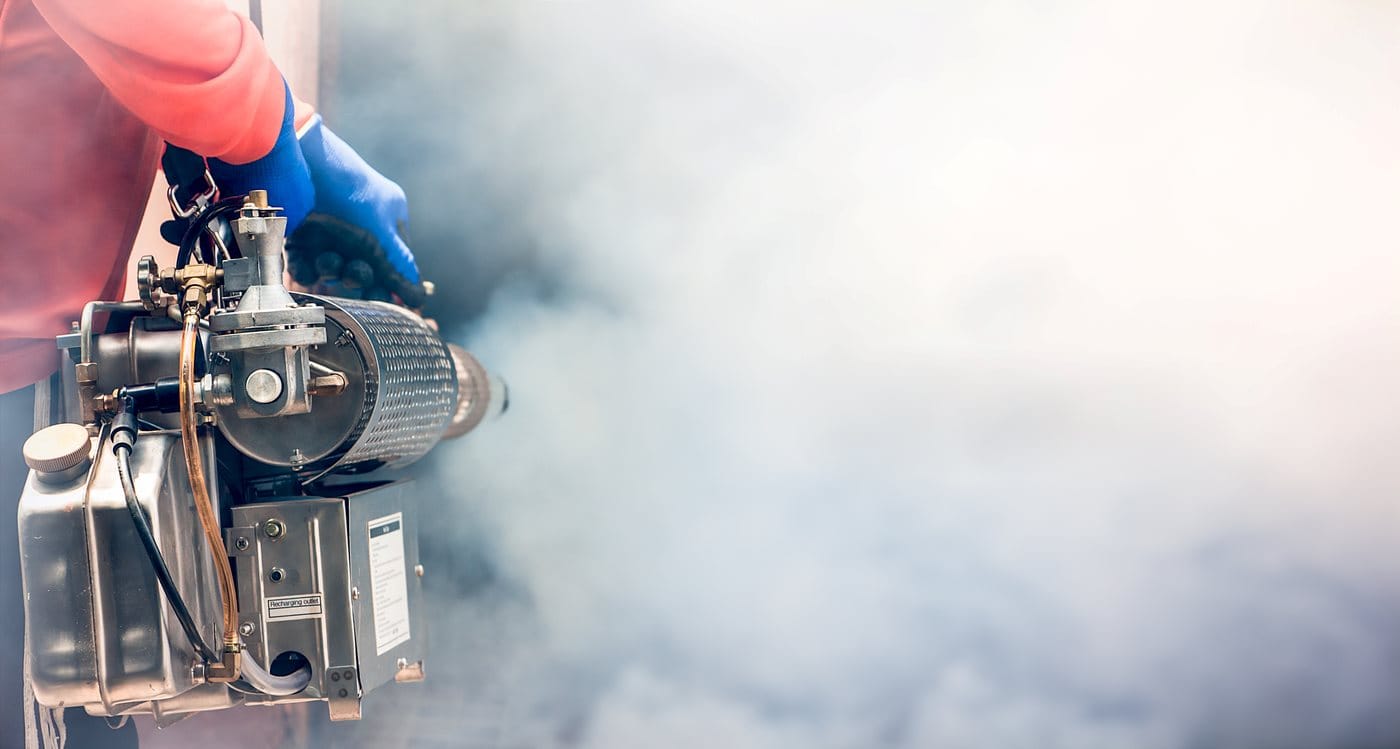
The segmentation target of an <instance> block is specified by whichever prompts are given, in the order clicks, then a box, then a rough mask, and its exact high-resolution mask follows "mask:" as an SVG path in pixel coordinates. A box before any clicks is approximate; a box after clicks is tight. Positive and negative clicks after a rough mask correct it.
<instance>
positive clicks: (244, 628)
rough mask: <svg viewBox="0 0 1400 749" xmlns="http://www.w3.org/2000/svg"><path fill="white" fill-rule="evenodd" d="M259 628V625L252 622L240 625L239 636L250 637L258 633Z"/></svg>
mask: <svg viewBox="0 0 1400 749" xmlns="http://www.w3.org/2000/svg"><path fill="white" fill-rule="evenodd" d="M257 628H258V625H256V624H254V623H252V622H243V623H242V624H240V625H238V634H240V635H243V636H244V637H247V636H248V635H251V634H253V632H254V631H256V630H257Z"/></svg>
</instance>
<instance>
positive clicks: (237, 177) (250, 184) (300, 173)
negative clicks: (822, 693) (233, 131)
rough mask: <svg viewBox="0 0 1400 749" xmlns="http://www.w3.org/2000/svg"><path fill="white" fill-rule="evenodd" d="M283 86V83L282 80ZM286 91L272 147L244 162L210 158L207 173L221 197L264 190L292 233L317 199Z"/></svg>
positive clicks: (292, 108) (289, 97) (292, 106)
mask: <svg viewBox="0 0 1400 749" xmlns="http://www.w3.org/2000/svg"><path fill="white" fill-rule="evenodd" d="M283 86H284V87H285V86H286V83H285V82H284V83H283ZM286 91H287V108H286V111H285V112H284V113H283V115H282V129H281V130H280V131H278V134H277V142H276V143H275V144H273V146H272V150H271V151H270V152H268V154H267V155H266V156H264V157H262V158H260V159H258V160H257V161H253V162H250V163H247V164H230V163H228V162H226V161H221V160H219V159H209V174H210V175H212V176H213V177H214V184H216V185H218V186H219V194H220V196H221V197H223V198H228V197H232V196H234V195H246V194H248V191H249V190H267V202H268V204H269V205H273V206H276V207H279V208H281V209H282V211H283V214H284V215H285V216H286V217H287V234H291V233H292V232H293V231H296V228H297V227H298V226H301V222H302V221H304V220H306V215H307V214H308V213H310V212H311V207H312V205H314V204H315V202H316V188H315V186H314V184H313V182H312V176H311V172H310V170H308V169H307V164H306V159H305V157H303V156H302V153H301V147H300V145H299V144H298V143H297V132H296V127H295V126H294V125H293V121H294V119H295V116H296V111H295V105H294V104H293V103H292V90H291V89H290V88H288V89H286Z"/></svg>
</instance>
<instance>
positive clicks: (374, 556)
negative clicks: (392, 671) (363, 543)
mask: <svg viewBox="0 0 1400 749" xmlns="http://www.w3.org/2000/svg"><path fill="white" fill-rule="evenodd" d="M369 577H370V594H371V595H372V596H373V598H372V600H371V603H372V604H373V605H374V652H375V655H384V653H385V652H386V651H388V650H389V649H390V648H392V647H394V646H395V645H398V644H399V643H403V642H408V568H407V566H406V565H405V563H404V557H403V513H402V512H396V513H394V514H393V515H389V516H386V517H382V518H379V519H377V520H371V521H369Z"/></svg>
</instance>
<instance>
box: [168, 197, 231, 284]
mask: <svg viewBox="0 0 1400 749" xmlns="http://www.w3.org/2000/svg"><path fill="white" fill-rule="evenodd" d="M242 207H243V196H242V195H235V196H233V197H231V198H224V199H223V200H220V201H219V202H217V203H215V204H214V205H211V206H209V207H208V208H206V209H204V211H203V212H201V213H200V214H199V215H198V216H195V217H194V218H193V219H192V220H191V221H190V225H189V226H187V227H185V235H184V237H182V238H181V239H180V253H179V254H178V255H176V256H175V267H176V268H183V267H185V266H186V265H188V264H189V262H190V258H191V257H193V256H194V251H195V248H197V247H198V246H199V235H200V234H203V233H204V229H205V227H207V226H209V224H211V223H213V222H214V221H215V219H219V218H222V217H224V216H227V215H228V214H230V213H236V212H237V211H238V209H239V208H242ZM201 259H202V260H205V261H207V262H209V263H210V264H213V259H212V258H206V257H203V256H201Z"/></svg>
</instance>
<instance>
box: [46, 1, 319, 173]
mask: <svg viewBox="0 0 1400 749" xmlns="http://www.w3.org/2000/svg"><path fill="white" fill-rule="evenodd" d="M33 2H34V5H35V7H36V8H37V9H38V10H39V12H40V13H41V14H43V16H44V19H45V20H46V21H48V23H49V25H50V26H51V27H53V29H54V31H55V32H56V33H57V34H58V35H59V36H60V37H61V38H62V39H63V40H64V42H66V43H67V44H68V45H69V46H70V47H72V48H73V50H74V51H75V52H77V54H78V56H79V57H81V58H82V59H83V61H84V62H85V63H87V65H88V67H89V68H90V69H91V70H92V72H93V73H94V74H95V75H96V76H97V78H98V80H100V81H102V83H103V85H104V86H106V87H107V89H108V90H109V91H111V92H112V95H113V96H114V97H115V98H116V99H117V101H119V102H121V104H122V105H123V106H125V107H126V108H127V109H129V110H131V112H132V113H133V114H135V115H136V116H137V117H138V118H140V119H141V120H142V121H143V122H145V123H146V124H147V125H149V126H150V127H151V128H152V129H154V130H155V131H156V132H158V133H159V134H160V135H161V137H163V138H164V139H165V140H167V141H169V142H170V143H173V144H175V145H177V146H181V147H183V148H187V149H189V150H191V151H193V152H195V153H197V154H200V155H202V156H207V157H211V158H218V159H221V160H223V161H226V162H229V163H233V164H242V163H247V162H250V161H253V160H255V159H258V158H261V157H262V156H264V155H266V154H267V153H268V152H269V151H271V150H272V147H273V144H274V143H275V142H276V141H277V137H278V134H279V132H280V130H281V128H282V123H283V114H284V100H285V97H286V90H285V84H284V83H283V81H282V74H281V73H280V72H278V70H277V67H276V65H274V64H273V62H272V59H271V57H269V56H268V52H267V48H266V47H265V46H264V45H263V41H262V37H261V36H259V35H258V32H257V29H256V28H254V27H253V24H252V22H250V21H249V20H248V19H247V18H245V17H243V16H241V15H239V14H237V13H234V12H233V11H232V10H230V9H229V8H228V7H227V6H226V5H225V4H224V3H223V0H121V1H120V2H117V1H114V0H106V1H103V2H93V1H92V0H33ZM311 114H312V112H311V110H310V109H309V108H308V107H305V106H303V105H300V103H298V106H297V111H296V118H295V119H296V124H297V125H300V124H302V123H303V122H305V121H306V120H308V119H310V117H311Z"/></svg>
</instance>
